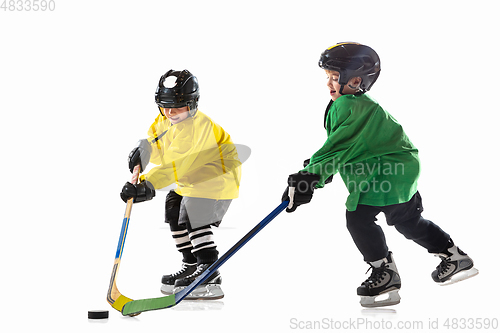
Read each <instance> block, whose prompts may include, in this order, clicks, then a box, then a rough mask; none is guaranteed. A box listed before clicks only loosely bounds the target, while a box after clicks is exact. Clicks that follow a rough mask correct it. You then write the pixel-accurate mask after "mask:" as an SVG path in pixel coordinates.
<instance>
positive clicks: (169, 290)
mask: <svg viewBox="0 0 500 333" xmlns="http://www.w3.org/2000/svg"><path fill="white" fill-rule="evenodd" d="M160 291H161V293H162V294H163V295H167V296H168V295H172V294H173V293H174V286H172V285H168V284H162V285H161V289H160Z"/></svg>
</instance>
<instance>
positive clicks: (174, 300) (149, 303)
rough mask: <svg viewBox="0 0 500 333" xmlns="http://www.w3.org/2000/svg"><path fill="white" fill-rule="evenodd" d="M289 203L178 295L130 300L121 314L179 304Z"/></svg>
mask: <svg viewBox="0 0 500 333" xmlns="http://www.w3.org/2000/svg"><path fill="white" fill-rule="evenodd" d="M288 204H289V202H288V201H283V202H282V203H281V204H280V205H279V206H278V207H276V208H275V209H274V210H273V211H272V212H271V213H270V214H269V215H268V216H266V217H265V218H264V219H263V220H262V221H261V222H260V223H259V224H257V225H256V226H255V227H254V228H253V229H252V230H250V231H249V232H248V233H247V234H246V235H245V236H244V237H243V238H242V239H240V240H239V241H238V243H236V244H235V245H234V246H233V247H231V248H230V249H229V250H228V251H227V252H226V253H225V254H224V255H223V256H222V257H220V258H219V260H217V261H216V262H214V263H213V264H212V265H211V266H210V267H209V268H207V269H206V270H205V271H204V272H203V273H202V274H201V275H200V276H199V277H198V278H197V279H196V280H194V281H193V282H192V283H191V284H190V285H189V286H187V287H186V288H184V289H182V290H181V291H179V292H178V293H175V294H173V295H168V296H165V297H157V298H148V299H138V300H133V301H132V300H131V301H129V302H127V303H125V305H124V306H123V308H122V310H121V312H122V314H123V315H124V316H134V315H138V314H139V313H141V312H146V311H151V310H159V309H165V308H170V307H172V306H175V305H177V304H178V303H179V302H181V301H182V300H183V299H184V298H185V297H186V296H187V295H189V293H191V292H192V291H193V290H195V289H196V287H198V286H199V285H200V284H202V283H203V282H204V281H205V280H206V279H208V277H209V276H211V275H212V273H214V272H215V271H216V270H217V269H218V268H219V267H220V266H222V265H223V264H224V263H225V262H226V261H227V260H228V259H229V258H231V257H232V256H233V254H235V253H236V252H237V251H238V250H239V249H241V248H242V247H243V246H244V245H245V244H246V243H248V241H250V239H252V238H253V237H254V236H255V235H257V233H259V231H261V230H262V229H263V228H264V227H265V226H266V225H268V224H269V222H271V221H272V220H273V219H274V218H275V217H276V216H278V214H280V213H281V212H282V211H283V210H285V208H287V206H288Z"/></svg>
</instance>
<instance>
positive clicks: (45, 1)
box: [0, 0, 56, 12]
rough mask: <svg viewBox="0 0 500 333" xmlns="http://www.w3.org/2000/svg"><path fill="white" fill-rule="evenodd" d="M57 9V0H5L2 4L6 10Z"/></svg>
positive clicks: (33, 10)
mask: <svg viewBox="0 0 500 333" xmlns="http://www.w3.org/2000/svg"><path fill="white" fill-rule="evenodd" d="M55 9H56V2H55V0H4V1H3V2H2V5H0V10H3V11H4V12H6V11H9V12H44V11H51V12H52V11H54V10H55Z"/></svg>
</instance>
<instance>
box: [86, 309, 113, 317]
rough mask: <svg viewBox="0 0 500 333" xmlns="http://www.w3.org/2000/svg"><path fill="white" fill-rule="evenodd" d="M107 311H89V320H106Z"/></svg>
mask: <svg viewBox="0 0 500 333" xmlns="http://www.w3.org/2000/svg"><path fill="white" fill-rule="evenodd" d="M108 317H109V311H107V310H93V311H89V319H107V318H108Z"/></svg>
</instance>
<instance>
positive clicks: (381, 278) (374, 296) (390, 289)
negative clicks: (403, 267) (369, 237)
mask: <svg viewBox="0 0 500 333" xmlns="http://www.w3.org/2000/svg"><path fill="white" fill-rule="evenodd" d="M368 264H369V265H370V266H371V267H370V269H371V270H372V273H371V275H370V277H369V278H368V279H367V280H366V281H364V282H363V283H362V284H361V286H360V287H358V290H357V292H358V296H361V301H360V304H361V306H364V307H368V308H374V307H379V306H390V305H396V304H398V303H399V302H400V300H401V297H400V296H399V289H400V288H401V278H400V277H399V273H398V269H397V268H396V264H395V263H394V259H393V257H392V252H389V255H388V256H387V258H384V259H381V260H377V261H374V262H370V263H368Z"/></svg>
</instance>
